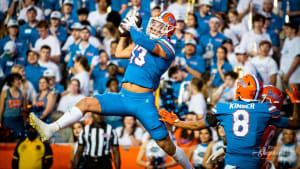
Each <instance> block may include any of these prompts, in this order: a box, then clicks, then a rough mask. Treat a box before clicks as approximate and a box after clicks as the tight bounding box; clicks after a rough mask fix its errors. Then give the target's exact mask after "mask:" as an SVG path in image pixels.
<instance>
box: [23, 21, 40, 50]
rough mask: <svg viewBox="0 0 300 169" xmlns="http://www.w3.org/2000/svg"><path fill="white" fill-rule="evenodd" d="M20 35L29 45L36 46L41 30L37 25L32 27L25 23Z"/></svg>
mask: <svg viewBox="0 0 300 169" xmlns="http://www.w3.org/2000/svg"><path fill="white" fill-rule="evenodd" d="M19 37H20V38H21V39H22V40H24V41H25V42H26V43H27V44H28V45H29V44H31V45H32V46H34V44H35V42H36V41H37V40H38V39H39V38H40V35H39V32H38V30H37V28H36V27H33V28H32V27H30V26H29V25H28V23H25V24H24V25H22V26H21V27H20V31H19Z"/></svg>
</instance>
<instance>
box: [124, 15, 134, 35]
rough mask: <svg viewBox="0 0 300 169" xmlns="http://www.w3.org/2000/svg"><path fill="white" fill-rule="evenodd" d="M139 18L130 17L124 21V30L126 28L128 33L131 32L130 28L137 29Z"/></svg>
mask: <svg viewBox="0 0 300 169" xmlns="http://www.w3.org/2000/svg"><path fill="white" fill-rule="evenodd" d="M136 21H137V17H136V16H129V17H127V18H125V19H124V21H123V22H122V23H121V25H122V26H123V28H125V29H126V30H127V31H129V29H130V28H132V27H133V28H137V25H136Z"/></svg>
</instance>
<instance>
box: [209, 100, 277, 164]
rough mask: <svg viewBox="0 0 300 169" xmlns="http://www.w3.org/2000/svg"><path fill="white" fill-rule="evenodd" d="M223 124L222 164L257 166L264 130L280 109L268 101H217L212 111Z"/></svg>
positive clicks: (275, 117)
mask: <svg viewBox="0 0 300 169" xmlns="http://www.w3.org/2000/svg"><path fill="white" fill-rule="evenodd" d="M211 113H212V114H214V115H215V116H216V118H217V120H218V121H219V122H220V125H222V126H223V127H224V130H225V133H226V139H227V150H226V155H225V163H226V164H227V165H232V166H236V167H238V168H247V169H250V168H251V169H252V168H253V169H257V168H260V165H261V164H260V163H261V160H260V157H261V156H260V154H259V152H260V151H259V149H260V143H261V140H262V136H263V133H264V131H265V129H266V127H267V126H268V124H269V123H271V121H272V120H273V119H279V118H280V112H279V110H277V109H276V107H275V106H273V105H271V103H257V102H244V101H233V102H232V103H218V104H217V105H216V106H215V107H214V108H213V109H212V111H211Z"/></svg>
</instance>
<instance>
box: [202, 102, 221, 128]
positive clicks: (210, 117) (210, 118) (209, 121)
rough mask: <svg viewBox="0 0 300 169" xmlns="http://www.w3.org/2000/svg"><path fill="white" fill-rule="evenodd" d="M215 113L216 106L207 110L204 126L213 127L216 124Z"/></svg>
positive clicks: (217, 121)
mask: <svg viewBox="0 0 300 169" xmlns="http://www.w3.org/2000/svg"><path fill="white" fill-rule="evenodd" d="M216 114H217V106H214V107H213V108H212V109H211V111H209V112H207V114H206V118H205V120H204V122H205V124H206V126H208V127H215V126H217V125H218V123H219V120H218V119H217V117H216Z"/></svg>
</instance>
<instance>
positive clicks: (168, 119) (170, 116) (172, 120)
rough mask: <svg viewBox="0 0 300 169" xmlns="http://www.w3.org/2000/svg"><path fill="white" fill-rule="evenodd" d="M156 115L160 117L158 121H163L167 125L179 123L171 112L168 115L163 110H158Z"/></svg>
mask: <svg viewBox="0 0 300 169" xmlns="http://www.w3.org/2000/svg"><path fill="white" fill-rule="evenodd" d="M158 113H159V115H160V116H161V117H162V118H160V119H159V120H160V121H164V122H167V123H169V124H173V123H175V122H177V121H179V119H178V117H177V115H176V114H174V113H173V112H171V113H170V112H168V111H167V110H165V109H160V110H159V112H158Z"/></svg>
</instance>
